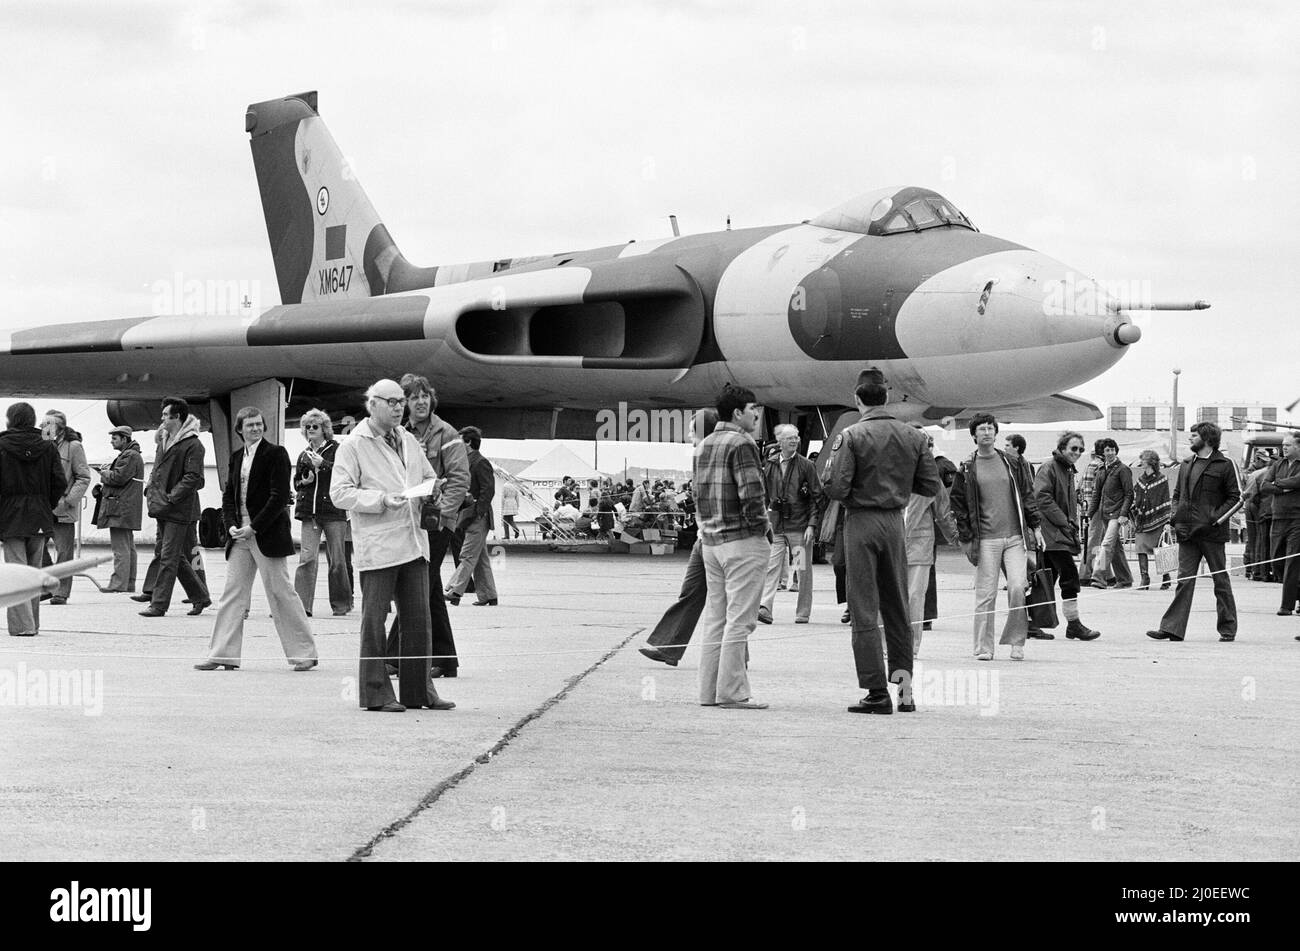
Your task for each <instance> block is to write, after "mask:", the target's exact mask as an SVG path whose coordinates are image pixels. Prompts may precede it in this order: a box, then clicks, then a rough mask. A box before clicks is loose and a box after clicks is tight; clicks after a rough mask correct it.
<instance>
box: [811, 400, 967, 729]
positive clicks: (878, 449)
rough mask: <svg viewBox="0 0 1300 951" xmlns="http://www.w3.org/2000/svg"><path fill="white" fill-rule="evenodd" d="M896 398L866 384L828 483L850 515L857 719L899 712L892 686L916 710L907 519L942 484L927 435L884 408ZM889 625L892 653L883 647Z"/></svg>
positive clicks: (904, 706)
mask: <svg viewBox="0 0 1300 951" xmlns="http://www.w3.org/2000/svg"><path fill="white" fill-rule="evenodd" d="M888 393H889V391H888V390H887V389H886V388H885V386H884V385H883V384H882V383H874V382H865V383H860V384H859V385H858V388H857V390H856V391H855V393H854V398H855V399H856V401H857V405H858V412H860V413H862V418H861V419H860V420H858V422H856V423H854V424H853V425H851V426H849V427H848V428H847V429H845V430H844V431H843V432H842V433H840V435H839V436H837V437H836V438H835V442H834V443H833V444H832V446H831V459H830V462H829V463H828V464H827V466H826V470H825V474H824V475H823V476H822V485H823V487H824V488H825V490H826V495H827V496H829V497H830V498H832V499H838V500H839V501H840V502H841V503H843V505H844V508H845V510H846V513H847V514H846V516H845V521H844V549H845V564H846V569H847V573H848V579H847V580H848V595H849V612H850V613H851V614H852V616H853V660H854V663H855V665H856V666H857V671H858V686H859V687H862V688H863V689H865V690H866V691H867V695H866V696H865V697H863V698H862V700H860V701H859V702H858V703H856V704H854V705H853V706H851V707H849V712H850V713H893V712H894V706H893V703H892V702H891V701H890V699H889V688H888V686H887V684H888V683H889V680H890V679H892V680H893V681H894V682H896V683H898V684H899V693H898V710H899V712H900V713H911V712H913V711H915V710H916V704H915V703H914V702H913V699H912V690H911V679H912V626H911V618H910V617H909V616H908V608H907V553H906V548H905V545H904V535H905V532H904V527H903V512H904V510H905V509H906V507H907V503H908V500H909V499H910V498H911V496H912V495H913V494H916V495H924V496H933V495H936V494H937V493H938V491H939V487H940V485H941V484H942V483H941V482H940V481H939V469H938V467H937V466H936V465H935V462H934V456H932V455H931V454H930V449H929V440H928V439H927V438H926V435H925V434H924V433H922V432H919V431H918V430H915V429H913V428H912V427H911V426H908V425H907V424H906V423H902V422H899V421H898V420H897V419H895V418H894V417H893V416H891V415H890V414H889V413H887V412H886V411H885V409H884V405H885V401H886V400H887V398H888ZM877 618H883V620H884V624H885V641H886V643H887V646H888V650H889V670H891V671H893V675H892V677H886V672H885V657H884V653H883V652H882V650H881V646H880V629H879V627H878V625H877Z"/></svg>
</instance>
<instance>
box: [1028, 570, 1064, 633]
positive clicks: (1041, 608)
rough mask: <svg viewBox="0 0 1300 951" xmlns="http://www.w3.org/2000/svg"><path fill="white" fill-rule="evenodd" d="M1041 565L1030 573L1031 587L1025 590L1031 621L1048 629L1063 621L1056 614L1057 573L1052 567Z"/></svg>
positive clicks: (1036, 625) (1038, 626)
mask: <svg viewBox="0 0 1300 951" xmlns="http://www.w3.org/2000/svg"><path fill="white" fill-rule="evenodd" d="M1038 564H1039V567H1038V568H1037V569H1035V570H1034V571H1033V572H1031V573H1030V575H1029V589H1028V590H1027V591H1026V592H1025V603H1026V604H1027V605H1028V611H1029V623H1030V624H1033V625H1034V626H1035V627H1037V628H1041V629H1047V628H1049V627H1056V626H1057V625H1058V624H1060V623H1061V621H1060V619H1059V618H1058V617H1057V616H1056V574H1055V572H1053V571H1052V569H1051V568H1044V567H1042V562H1041V561H1039V562H1038Z"/></svg>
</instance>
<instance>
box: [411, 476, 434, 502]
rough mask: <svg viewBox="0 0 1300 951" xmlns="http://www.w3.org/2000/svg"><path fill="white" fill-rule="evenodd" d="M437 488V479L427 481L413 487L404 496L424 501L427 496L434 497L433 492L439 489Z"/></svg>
mask: <svg viewBox="0 0 1300 951" xmlns="http://www.w3.org/2000/svg"><path fill="white" fill-rule="evenodd" d="M437 486H438V480H437V479H426V480H425V481H424V482H421V483H420V484H419V485H413V486H411V487H410V488H409V489H407V490H406V491H404V492H403V493H402V495H403V496H404V497H406V498H408V499H422V498H424V497H425V496H429V495H433V490H434V489H435V488H437Z"/></svg>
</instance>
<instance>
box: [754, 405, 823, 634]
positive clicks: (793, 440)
mask: <svg viewBox="0 0 1300 951" xmlns="http://www.w3.org/2000/svg"><path fill="white" fill-rule="evenodd" d="M773 435H775V436H776V441H777V445H778V446H780V450H781V451H780V454H779V455H777V456H776V457H775V458H773V459H770V460H768V462H767V464H766V465H765V466H764V471H763V481H764V483H765V484H766V486H767V499H768V503H767V508H768V513H767V515H768V519H769V520H770V521H771V523H772V538H773V540H772V552H771V555H770V556H769V558H768V563H767V576H766V578H764V582H763V601H762V604H761V605H760V606H759V608H758V619H759V621H760V622H762V623H763V624H771V623H772V605H773V602H774V601H775V599H776V588H777V584H778V583H779V582H780V579H781V566H782V563H783V562H786V561H788V560H790V559H793V562H794V569H795V570H796V571H798V572H799V601H798V603H797V605H796V607H795V612H794V623H796V624H807V623H808V616H809V615H810V614H811V613H812V601H813V558H812V554H813V542H814V541H815V540H816V538H817V532H818V528H819V526H820V524H821V513H822V508H823V505H824V502H825V495H824V494H823V493H822V487H821V483H820V482H819V481H818V479H817V467H816V466H814V465H813V463H812V461H811V460H810V459H808V457H807V456H801V455H799V430H798V429H797V428H795V427H794V426H791V425H790V424H789V423H782V424H781V425H780V426H777V427H776V430H775V432H774V433H773Z"/></svg>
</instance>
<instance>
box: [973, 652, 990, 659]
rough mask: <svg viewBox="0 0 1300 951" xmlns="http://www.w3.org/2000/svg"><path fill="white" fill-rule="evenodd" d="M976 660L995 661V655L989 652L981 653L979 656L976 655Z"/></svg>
mask: <svg viewBox="0 0 1300 951" xmlns="http://www.w3.org/2000/svg"><path fill="white" fill-rule="evenodd" d="M975 659H976V660H992V659H993V655H992V654H990V653H989V652H988V651H980V652H979V653H978V654H976V655H975Z"/></svg>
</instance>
